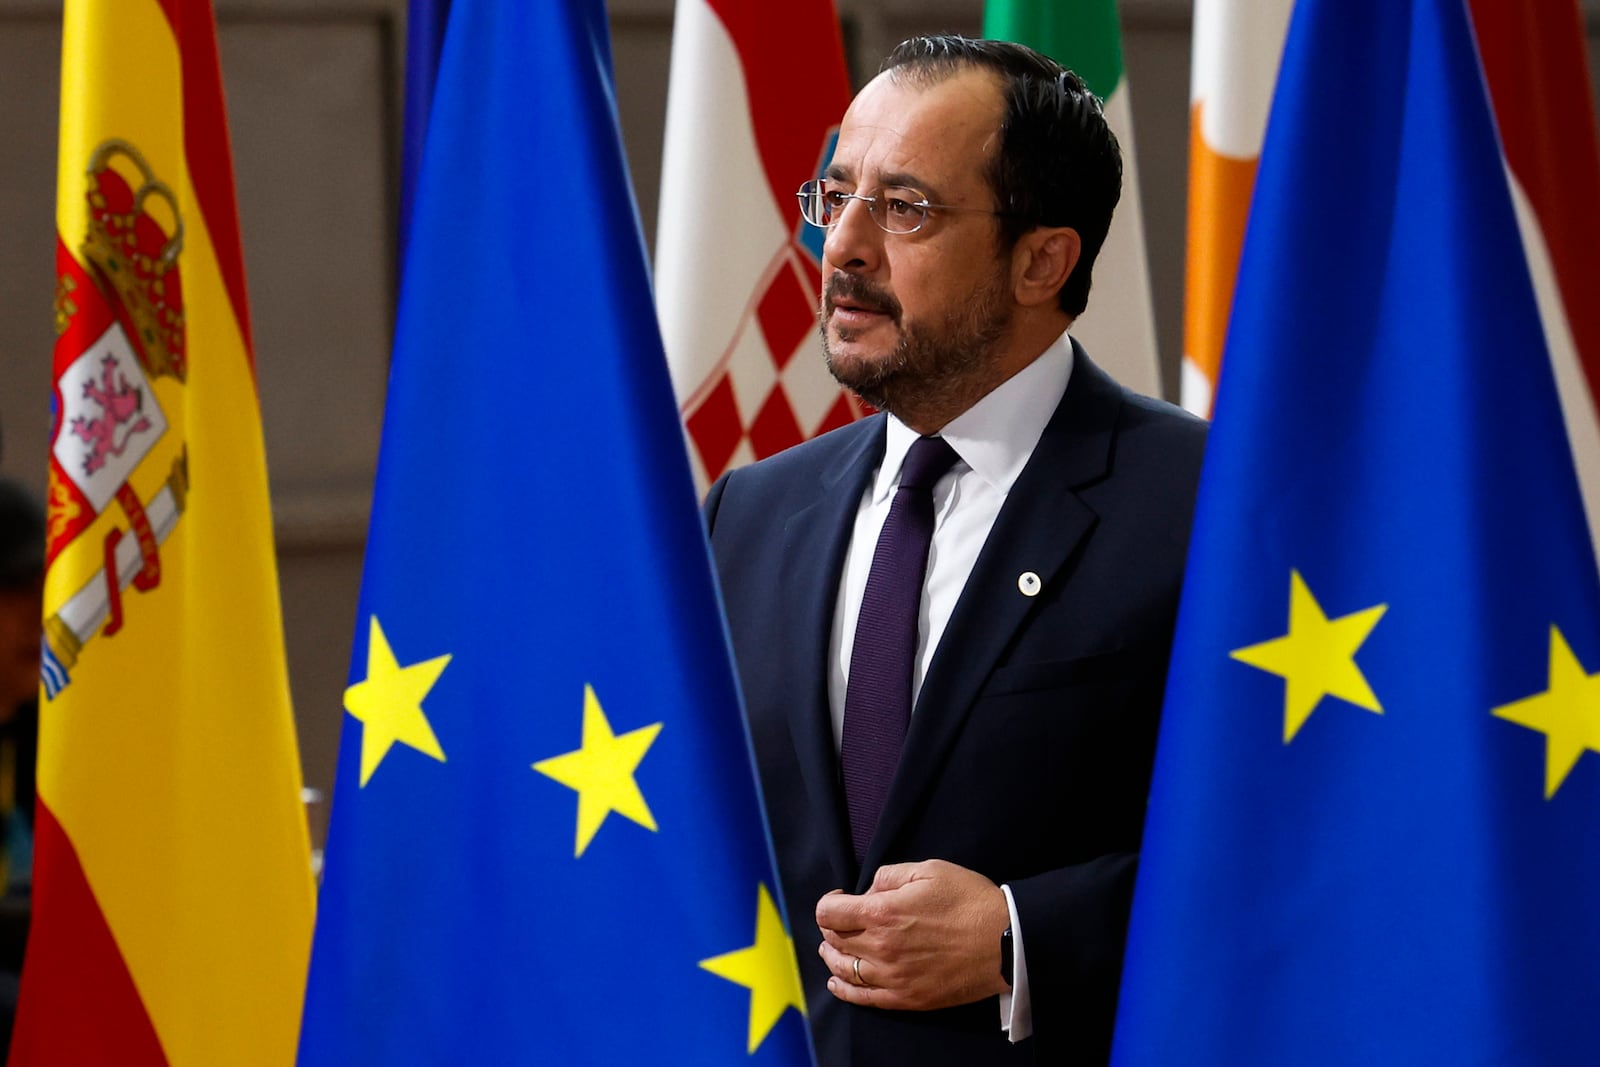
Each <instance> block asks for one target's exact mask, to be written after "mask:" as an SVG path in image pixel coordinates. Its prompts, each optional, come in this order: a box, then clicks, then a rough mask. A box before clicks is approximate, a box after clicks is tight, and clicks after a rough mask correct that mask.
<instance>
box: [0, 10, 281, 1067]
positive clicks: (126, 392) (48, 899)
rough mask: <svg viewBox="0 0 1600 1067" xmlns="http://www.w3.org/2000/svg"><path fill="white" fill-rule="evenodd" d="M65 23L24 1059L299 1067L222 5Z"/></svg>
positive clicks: (84, 14)
mask: <svg viewBox="0 0 1600 1067" xmlns="http://www.w3.org/2000/svg"><path fill="white" fill-rule="evenodd" d="M64 19H65V22H64V27H63V42H62V59H61V127H60V140H59V146H60V166H59V171H58V185H57V203H56V226H57V236H58V243H57V247H56V277H55V292H56V298H55V308H54V312H55V325H56V344H55V350H54V360H53V381H54V391H53V396H52V397H51V402H52V412H53V416H54V418H53V423H54V426H53V429H52V451H51V463H50V472H49V474H50V477H49V483H50V493H49V498H50V499H49V504H50V527H49V542H48V546H47V557H48V560H49V564H48V567H49V569H48V572H47V576H46V579H45V604H44V614H45V617H44V635H45V644H46V648H45V653H44V693H43V697H42V699H41V701H40V732H39V773H38V789H39V793H38V803H37V809H36V811H37V815H36V825H35V861H34V884H33V927H32V931H31V934H30V940H29V944H28V954H27V959H26V962H25V964H24V969H23V975H22V991H21V1001H20V1006H19V1010H18V1019H17V1026H16V1031H15V1035H14V1039H13V1044H12V1048H11V1059H10V1062H11V1063H12V1064H13V1065H26V1064H41V1065H43V1064H68V1063H72V1064H77V1063H84V1064H88V1063H116V1064H126V1065H131V1067H142V1065H165V1064H170V1065H174V1067H179V1065H182V1067H210V1065H213V1064H224V1063H225V1064H262V1065H268V1064H271V1065H279V1064H286V1063H290V1062H292V1061H293V1059H294V1053H295V1039H296V1035H297V1032H298V1030H299V1025H300V1004H301V997H302V995H303V991H304V983H305V972H306V961H307V957H308V954H309V951H310V945H311V919H312V905H313V884H312V877H311V867H310V848H309V844H308V838H307V832H306V822H305V814H304V809H303V807H302V805H301V800H300V784H301V780H300V767H299V756H298V752H297V749H296V741H295V730H294V721H293V718H292V715H291V713H290V706H289V687H288V679H287V673H286V668H285V661H284V650H283V632H282V623H281V617H280V612H279V606H278V587H277V569H276V563H275V556H274V552H273V541H272V515H271V510H270V508H269V506H268V502H267V474H266V466H265V460H264V455H263V444H262V436H261V423H260V418H259V415H258V411H259V406H258V402H257V396H256V382H255V367H254V357H253V355H252V351H251V342H250V323H249V314H248V307H247V303H246V299H245V286H244V262H243V258H242V256H241V254H240V243H239V227H238V219H237V212H236V210H235V204H234V193H233V173H232V162H231V158H230V155H229V150H228V137H227V126H226V119H225V115H224V110H223V100H222V85H221V75H220V71H219V67H218V60H217V45H216V25H215V22H214V18H213V14H212V9H211V4H210V0H66V4H65V7H64ZM43 310H44V309H41V311H43Z"/></svg>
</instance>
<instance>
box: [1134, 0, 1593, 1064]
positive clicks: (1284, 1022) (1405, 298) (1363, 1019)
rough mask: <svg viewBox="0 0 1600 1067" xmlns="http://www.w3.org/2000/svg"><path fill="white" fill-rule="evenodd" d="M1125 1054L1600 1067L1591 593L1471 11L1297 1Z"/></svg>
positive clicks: (1196, 582) (1208, 517) (1258, 203)
mask: <svg viewBox="0 0 1600 1067" xmlns="http://www.w3.org/2000/svg"><path fill="white" fill-rule="evenodd" d="M1232 322H1233V326H1232V333H1231V335H1230V337H1229V339H1228V347H1227V357H1226V359H1225V361H1224V366H1225V367H1226V372H1225V373H1224V375H1223V377H1222V386H1221V393H1220V395H1219V398H1218V409H1217V420H1216V425H1215V428H1214V431H1213V433H1212V435H1211V439H1210V445H1209V451H1208V454H1207V457H1206V467H1205V473H1204V476H1203V479H1202V484H1201V502H1200V506H1199V510H1198V512H1197V514H1196V519H1195V526H1194V535H1193V541H1192V544H1191V549H1190V556H1189V567H1188V573H1187V577H1186V580H1185V587H1184V592H1183V601H1182V607H1181V610H1180V616H1179V621H1178V632H1177V637H1176V642H1175V647H1174V659H1173V664H1172V669H1171V674H1170V678H1169V686H1168V691H1167V704H1166V709H1165V712H1164V719H1163V724H1162V736H1161V740H1160V746H1159V751H1158V754H1157V760H1156V771H1155V782H1154V786H1153V791H1152V795H1151V799H1150V813H1149V821H1148V825H1147V829H1146V834H1145V839H1144V851H1143V856H1142V859H1141V869H1140V875H1139V883H1138V889H1137V893H1136V897H1135V902H1134V914H1133V920H1132V927H1131V931H1130V936H1129V945H1128V955H1127V962H1126V966H1125V970H1124V979H1123V986H1122V999H1121V1005H1120V1015H1119V1019H1118V1028H1117V1045H1116V1053H1115V1062H1116V1063H1117V1064H1120V1065H1124V1067H1133V1065H1160V1067H1167V1065H1171V1064H1186V1065H1189V1064H1199V1065H1207V1064H1216V1065H1223V1064H1226V1065H1228V1067H1256V1065H1262V1067H1264V1065H1273V1067H1277V1065H1281V1064H1295V1065H1297V1067H1298V1065H1316V1064H1330V1065H1331V1064H1338V1065H1349V1064H1407V1065H1409V1064H1452V1065H1461V1064H1491V1063H1492V1064H1541V1065H1548V1064H1586V1065H1587V1064H1594V1063H1596V1062H1600V1012H1597V1011H1596V1010H1595V1009H1596V1004H1597V1001H1596V997H1597V996H1600V754H1597V753H1600V673H1597V672H1600V579H1597V577H1596V571H1595V560H1594V555H1593V553H1592V551H1591V548H1590V545H1589V541H1588V537H1587V534H1586V528H1585V524H1584V518H1583V514H1582V511H1581V507H1580V503H1579V497H1578V491H1577V487H1576V483H1575V479H1574V474H1573V465H1572V460H1571V455H1570V453H1569V449H1568V445H1567V441H1566V439H1565V437H1564V435H1563V429H1562V418H1561V412H1560V410H1559V408H1558V405H1557V399H1556V390H1555V385H1554V383H1553V380H1552V375H1551V370H1550V364H1549V358H1548V355H1547V352H1546V347H1545V342H1544V338H1543V336H1542V334H1541V330H1540V325H1539V318H1538V314H1537V308H1536V306H1535V302H1534V295H1533V288H1532V285H1531V283H1530V280H1529V271H1528V266H1527V264H1526V262H1525V260H1524V255H1523V250H1522V244H1521V242H1520V240H1519V238H1518V230H1517V220H1516V217H1515V214H1514V210H1513V206H1512V198H1511V195H1510V192H1509V190H1508V187H1507V182H1506V177H1505V172H1504V169H1503V163H1502V160H1501V153H1500V147H1499V144H1498V142H1497V139H1496V131H1495V128H1494V126H1493V124H1492V120H1491V118H1490V111H1489V106H1488V101H1487V98H1486V95H1485V90H1484V84H1483V78H1482V75H1481V72H1480V70H1479V65H1478V60H1477V57H1476V54H1475V51H1474V43H1473V38H1472V34H1471V30H1470V28H1469V24H1468V20H1467V14H1466V11H1465V9H1464V5H1463V3H1462V0H1299V3H1298V4H1297V5H1296V9H1295V13H1294V22H1293V26H1292V28H1291V31H1290V37H1289V42H1288V47H1287V50H1286V52H1285V55H1284V59H1283V67H1282V73H1281V75H1280V80H1279V84H1278V89H1277V94H1276V98H1275V100H1274V105H1273V111H1272V116H1271V120H1270V123H1269V125H1268V130H1267V140H1266V144H1265V149H1264V152H1263V155H1262V161H1261V171H1260V176H1259V181H1258V185H1257V191H1256V199H1255V203H1254V205H1253V207H1252V211H1251V216H1250V229H1249V233H1248V236H1247V238H1246V244H1245V252H1244V258H1243V261H1242V264H1241V272H1240V278H1239V286H1238V295H1237V298H1236V303H1235V307H1234V314H1233V318H1232Z"/></svg>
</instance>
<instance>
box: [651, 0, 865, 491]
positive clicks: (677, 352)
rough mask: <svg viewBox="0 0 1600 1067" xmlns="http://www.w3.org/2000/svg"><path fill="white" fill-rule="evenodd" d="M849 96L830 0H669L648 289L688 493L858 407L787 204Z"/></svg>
mask: <svg viewBox="0 0 1600 1067" xmlns="http://www.w3.org/2000/svg"><path fill="white" fill-rule="evenodd" d="M849 102H850V80H849V77H848V75H847V74H846V72H845V65H844V49H843V46H842V45H841V43H840V38H839V20H838V17H837V15H836V14H835V12H834V8H833V3H832V2H831V0H794V2H792V3H787V4H784V5H781V6H778V5H773V4H770V3H766V2H763V0H679V2H678V7H677V16H676V21H675V22H674V24H673V32H672V77H671V82H670V85H669V89H668V93H667V127H666V146H665V150H664V153H663V157H662V167H661V170H662V177H661V209H660V218H661V222H660V227H659V229H658V231H657V235H656V259H655V290H656V311H657V315H658V316H659V318H660V321H661V334H662V339H663V340H664V341H665V343H666V350H667V363H668V365H669V366H670V367H671V370H672V386H673V390H674V392H675V393H676V394H677V397H678V404H679V407H680V408H681V409H682V413H683V420H684V426H685V429H686V430H687V432H688V437H689V442H690V449H689V452H690V457H691V460H692V463H693V466H694V472H695V479H696V482H697V483H698V485H699V487H700V489H701V490H702V491H704V489H705V488H706V486H708V485H709V484H710V483H711V482H713V481H715V480H716V479H717V477H719V476H720V475H721V474H722V473H723V472H724V471H726V470H729V469H731V468H733V467H737V466H739V465H740V464H743V463H748V462H750V461H752V460H756V459H761V458H763V457H766V456H770V455H772V454H773V453H775V452H780V451H782V450H783V449H785V448H788V447H789V446H790V445H795V444H799V443H800V442H801V441H804V440H806V439H807V438H809V437H813V436H815V435H817V434H819V433H822V432H824V431H826V430H831V429H833V428H835V427H837V426H842V425H844V424H845V423H847V422H850V421H851V420H852V419H855V418H856V417H857V416H858V415H860V414H861V412H862V410H863V409H862V407H861V404H860V402H859V401H857V400H856V399H855V398H854V397H853V396H851V395H849V394H847V393H846V392H844V391H843V390H842V389H841V388H840V387H839V386H838V384H836V383H835V382H834V381H833V379H832V377H831V376H830V375H829V374H828V372H827V369H826V368H825V367H824V366H823V362H822V352H821V344H820V341H819V339H818V332H817V302H818V294H819V291H820V289H821V281H822V270H821V263H822V231H821V230H818V229H815V228H813V227H808V226H807V225H806V224H805V223H804V222H802V221H801V219H800V211H799V205H798V204H797V203H796V201H795V191H796V190H797V189H799V187H800V184H801V183H802V182H804V181H806V180H807V179H810V178H815V177H818V176H820V174H821V172H822V169H823V168H824V167H825V166H827V163H828V160H829V158H830V157H831V155H832V153H833V145H834V141H835V140H836V139H837V137H838V131H839V125H838V124H839V119H840V117H841V116H843V114H844V109H845V107H846V106H847V105H848V104H849Z"/></svg>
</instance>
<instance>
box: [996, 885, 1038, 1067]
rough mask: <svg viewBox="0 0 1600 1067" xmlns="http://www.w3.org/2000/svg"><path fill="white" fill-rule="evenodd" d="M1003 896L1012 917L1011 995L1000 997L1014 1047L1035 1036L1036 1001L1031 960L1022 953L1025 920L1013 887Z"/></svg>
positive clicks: (1003, 888)
mask: <svg viewBox="0 0 1600 1067" xmlns="http://www.w3.org/2000/svg"><path fill="white" fill-rule="evenodd" d="M1000 892H1002V893H1004V894H1005V895H1006V910H1007V911H1009V912H1010V913H1011V959H1012V970H1011V992H1009V993H1001V994H1000V1029H1002V1030H1004V1031H1005V1032H1006V1035H1007V1036H1008V1037H1010V1038H1011V1043H1012V1044H1016V1043H1017V1042H1018V1041H1024V1040H1026V1039H1028V1038H1030V1037H1032V1036H1033V997H1032V996H1031V995H1030V994H1029V992H1028V957H1027V954H1026V953H1024V952H1023V951H1022V920H1021V919H1020V918H1019V917H1018V916H1017V902H1016V900H1014V899H1013V898H1012V896H1011V887H1010V886H1008V885H1003V886H1001V887H1000Z"/></svg>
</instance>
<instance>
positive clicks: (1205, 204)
mask: <svg viewBox="0 0 1600 1067" xmlns="http://www.w3.org/2000/svg"><path fill="white" fill-rule="evenodd" d="M1463 2H1466V3H1467V7H1468V9H1469V12H1470V15H1471V18H1472V23H1473V30H1474V35H1475V37H1476V39H1477V44H1478V54H1479V59H1480V61H1481V62H1482V65H1483V71H1484V77H1485V79H1486V83H1487V86H1488V90H1489V96H1490V101H1491V103H1492V105H1493V108H1494V112H1495V119H1496V123H1497V125H1498V127H1499V134H1500V148H1501V153H1502V163H1503V165H1504V166H1505V167H1506V170H1507V173H1508V175H1509V178H1510V182H1511V189H1512V195H1513V197H1514V199H1515V203H1516V208H1517V219H1518V223H1519V225H1520V228H1521V231H1522V244H1523V252H1524V254H1525V255H1526V257H1527V261H1528V269H1529V271H1530V273H1531V274H1532V276H1533V281H1534V289H1535V291H1536V293H1537V295H1538V298H1539V313H1540V318H1541V320H1542V323H1543V327H1544V333H1545V341H1546V343H1547V345H1548V346H1549V349H1550V356H1551V361H1552V364H1553V370H1554V372H1555V377H1556V382H1557V385H1558V387H1559V389H1560V393H1561V405H1562V413H1563V415H1564V417H1565V419H1566V425H1567V434H1568V438H1569V440H1570V442H1571V445H1572V452H1573V456H1574V458H1575V460H1576V462H1577V466H1578V475H1579V484H1580V486H1581V488H1582V491H1583V499H1584V506H1585V509H1586V511H1587V513H1588V518H1589V532H1590V538H1591V541H1592V543H1594V544H1595V545H1596V546H1600V418H1597V415H1596V409H1597V401H1596V398H1597V397H1600V303H1597V302H1596V301H1595V299H1594V294H1596V293H1597V292H1600V140H1597V136H1596V125H1595V110H1594V101H1593V96H1592V95H1591V94H1592V89H1591V82H1590V80H1589V72H1588V69H1587V63H1586V54H1585V43H1584V41H1585V38H1584V32H1583V17H1582V12H1581V11H1580V10H1579V6H1578V0H1543V2H1540V3H1532V4H1530V3H1525V2H1522V0H1463ZM1292 9H1293V0H1196V3H1195V13H1194V66H1193V82H1192V89H1193V92H1192V108H1191V130H1190V142H1189V144H1190V153H1189V160H1190V162H1189V247H1188V261H1187V268H1188V278H1187V285H1186V293H1185V300H1184V366H1183V405H1184V407H1186V408H1188V409H1190V410H1191V411H1195V412H1198V413H1200V414H1203V415H1210V414H1211V405H1212V398H1213V396H1214V395H1215V390H1216V382H1217V378H1218V375H1219V374H1220V373H1221V369H1222V356H1223V348H1224V343H1225V340H1226V336H1227V326H1228V316H1229V313H1230V309H1231V305H1232V301H1233V284H1234V277H1235V274H1236V272H1237V270H1238V263H1239V251H1240V248H1241V246H1242V244H1243V240H1244V231H1245V225H1246V221H1247V219H1248V216H1249V211H1250V196H1251V192H1252V189H1253V187H1254V183H1255V172H1256V161H1257V159H1258V157H1259V156H1260V154H1261V143H1262V139H1263V137H1264V136H1265V132H1266V125H1267V114H1268V111H1269V110H1270V109H1271V106H1272V92H1273V86H1274V84H1275V83H1276V81H1277V73H1278V63H1279V60H1280V58H1281V56H1282V53H1283V42H1284V37H1285V35H1286V34H1287V31H1288V25H1289V18H1290V16H1291V14H1292ZM1485 313H1486V314H1492V313H1493V309H1492V308H1487V309H1485Z"/></svg>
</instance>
